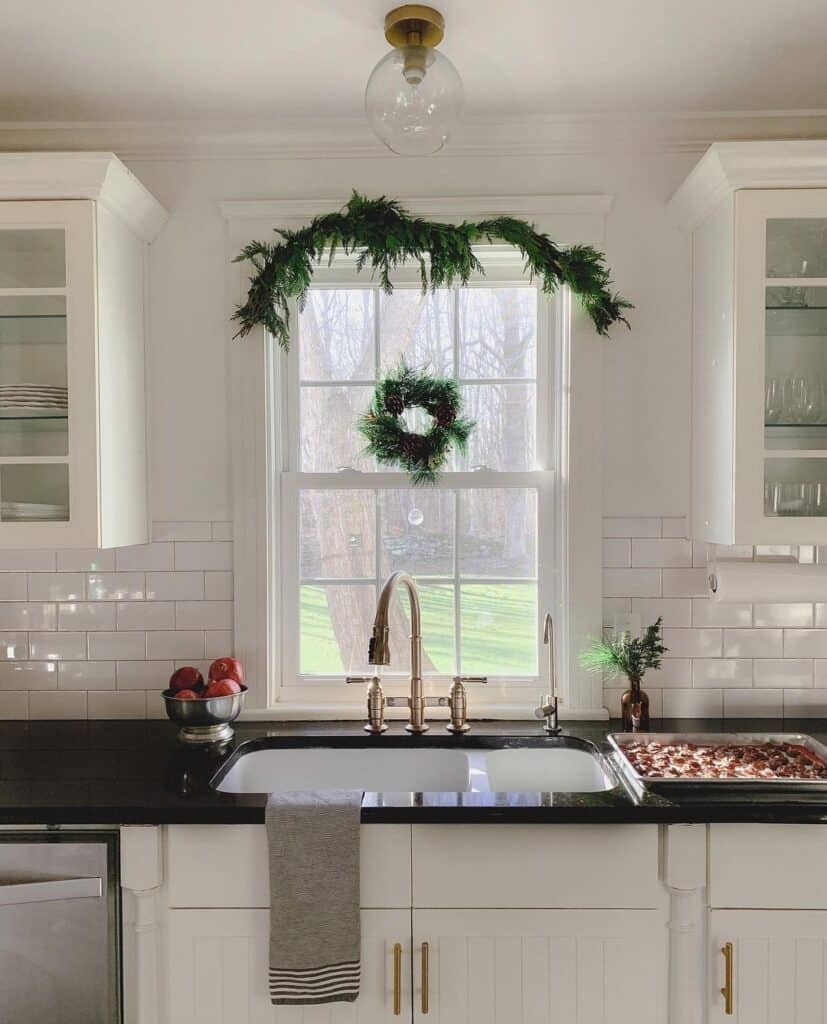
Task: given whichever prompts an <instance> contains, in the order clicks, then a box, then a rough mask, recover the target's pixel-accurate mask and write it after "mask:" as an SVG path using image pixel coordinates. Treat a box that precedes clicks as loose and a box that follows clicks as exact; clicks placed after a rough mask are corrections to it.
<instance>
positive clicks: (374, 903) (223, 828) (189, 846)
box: [166, 825, 411, 908]
mask: <svg viewBox="0 0 827 1024" xmlns="http://www.w3.org/2000/svg"><path fill="white" fill-rule="evenodd" d="M166 837H167V842H166V855H167V885H168V890H169V905H170V906H171V907H207V908H209V907H269V906H270V876H269V868H268V864H267V837H266V834H265V831H264V826H263V825H170V826H168V827H167V829H166ZM361 845H362V851H361V855H362V878H361V892H362V899H361V903H362V906H363V907H409V906H410V905H411V829H410V826H409V825H363V826H362V831H361Z"/></svg>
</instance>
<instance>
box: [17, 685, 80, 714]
mask: <svg viewBox="0 0 827 1024" xmlns="http://www.w3.org/2000/svg"><path fill="white" fill-rule="evenodd" d="M29 718H31V719H50V718H52V719H58V718H86V691H85V690H34V691H32V693H30V694H29Z"/></svg>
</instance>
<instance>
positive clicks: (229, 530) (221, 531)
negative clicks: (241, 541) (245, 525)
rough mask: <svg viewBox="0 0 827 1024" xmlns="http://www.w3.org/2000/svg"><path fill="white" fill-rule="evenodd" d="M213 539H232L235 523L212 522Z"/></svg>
mask: <svg viewBox="0 0 827 1024" xmlns="http://www.w3.org/2000/svg"><path fill="white" fill-rule="evenodd" d="M212 539H213V540H232V539H233V524H232V523H227V522H220V523H213V524H212Z"/></svg>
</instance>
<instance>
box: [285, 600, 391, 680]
mask: <svg viewBox="0 0 827 1024" xmlns="http://www.w3.org/2000/svg"><path fill="white" fill-rule="evenodd" d="M375 604H376V588H375V587H374V586H373V585H372V584H357V585H348V586H329V587H319V586H304V587H301V588H300V608H299V622H300V630H301V653H300V662H301V672H302V673H303V674H304V675H311V676H325V675H346V674H348V673H360V672H363V671H364V670H365V668H366V663H367V652H368V640H369V638H370V635H371V627H372V625H373V614H374V611H375ZM343 685H344V684H343Z"/></svg>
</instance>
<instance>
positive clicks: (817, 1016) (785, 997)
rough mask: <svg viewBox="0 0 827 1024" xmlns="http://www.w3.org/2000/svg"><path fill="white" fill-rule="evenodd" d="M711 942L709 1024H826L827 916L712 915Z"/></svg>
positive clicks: (732, 912) (744, 912) (755, 912)
mask: <svg viewBox="0 0 827 1024" xmlns="http://www.w3.org/2000/svg"><path fill="white" fill-rule="evenodd" d="M813 827H815V828H822V827H823V826H813ZM781 870H783V868H782V869H781ZM709 937H710V944H709V970H708V976H709V999H710V1002H709V1024H724V1022H727V1021H731V1022H737V1024H827V969H825V965H827V911H824V910H713V911H711V912H710V915H709ZM728 943H730V944H731V953H730V955H731V958H732V968H731V980H730V982H729V986H727V970H726V954H725V953H724V952H723V950H725V949H726V948H727V944H728ZM727 987H729V990H730V1007H729V1009H730V1011H731V1012H727V1010H728V1007H727V1000H726V994H725V992H726V989H727Z"/></svg>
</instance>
